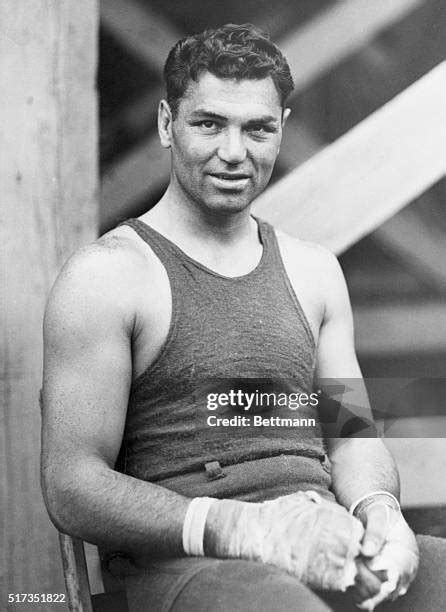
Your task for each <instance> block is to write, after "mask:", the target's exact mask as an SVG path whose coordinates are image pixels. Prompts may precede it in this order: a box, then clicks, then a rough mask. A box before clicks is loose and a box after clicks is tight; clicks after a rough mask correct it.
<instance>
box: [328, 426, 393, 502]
mask: <svg viewBox="0 0 446 612" xmlns="http://www.w3.org/2000/svg"><path fill="white" fill-rule="evenodd" d="M329 456H330V460H331V463H332V480H333V484H332V487H333V491H334V493H335V495H336V497H337V499H338V501H339V503H341V504H342V505H343V506H345V507H346V508H348V507H349V506H350V505H351V504H352V503H353V502H354V501H355V500H357V499H358V498H359V497H361V496H362V495H366V494H367V493H371V492H373V491H380V490H384V491H389V492H390V493H392V494H393V495H395V497H397V498H399V493H400V483H399V476H398V470H397V468H396V465H395V461H394V460H393V457H392V455H391V454H390V453H389V451H388V450H387V448H386V447H385V446H384V443H383V442H382V440H380V439H379V438H352V439H348V440H342V441H339V440H338V441H337V442H336V444H335V445H332V446H331V448H330V451H329Z"/></svg>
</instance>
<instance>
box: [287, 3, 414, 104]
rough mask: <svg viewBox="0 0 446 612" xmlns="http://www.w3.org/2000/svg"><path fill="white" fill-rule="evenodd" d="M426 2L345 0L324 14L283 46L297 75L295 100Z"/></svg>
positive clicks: (294, 34)
mask: <svg viewBox="0 0 446 612" xmlns="http://www.w3.org/2000/svg"><path fill="white" fill-rule="evenodd" d="M422 2H423V0H392V2H389V1H388V0H374V1H373V2H370V1H369V0H342V1H340V2H335V3H334V5H333V6H332V7H330V8H328V9H327V10H325V11H321V12H320V13H319V14H318V15H317V16H316V17H315V18H314V19H311V20H310V21H309V22H308V23H307V24H305V25H304V26H301V27H299V28H298V29H297V30H295V31H294V32H291V33H290V34H289V35H288V36H287V37H286V38H285V39H284V40H282V41H281V43H280V48H281V49H282V50H283V52H284V54H285V56H286V57H287V59H288V61H289V64H290V67H291V72H292V74H293V78H294V83H295V90H294V92H293V93H292V97H293V96H295V95H297V94H298V93H300V92H301V91H302V90H303V89H305V88H306V87H308V85H309V84H310V83H311V82H312V81H314V80H315V79H317V78H319V77H320V76H322V74H324V73H325V72H328V71H329V70H331V69H332V68H333V67H334V66H336V65H337V64H339V63H340V62H341V61H342V60H344V59H345V58H346V57H349V56H350V55H352V54H353V53H355V51H358V50H359V49H361V48H362V47H364V46H365V45H366V44H367V43H368V42H369V41H370V40H371V39H373V38H374V37H375V36H376V35H377V34H379V33H380V32H381V31H382V30H384V29H386V28H389V27H391V26H392V25H393V24H394V23H396V22H398V21H400V20H401V19H402V18H403V17H405V16H406V15H407V14H409V13H410V12H411V11H413V10H414V9H415V8H417V7H418V6H420V5H421V4H422Z"/></svg>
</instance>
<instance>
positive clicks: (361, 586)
mask: <svg viewBox="0 0 446 612" xmlns="http://www.w3.org/2000/svg"><path fill="white" fill-rule="evenodd" d="M356 567H357V570H358V573H357V575H356V580H355V589H354V595H353V596H354V599H355V601H356V602H361V601H364V600H366V599H370V598H371V597H374V596H375V595H377V594H378V593H379V591H380V589H381V580H380V579H379V578H378V577H377V576H375V574H374V573H373V572H372V571H371V570H369V569H368V567H366V566H365V565H364V564H363V563H362V562H361V561H358V562H357V563H356Z"/></svg>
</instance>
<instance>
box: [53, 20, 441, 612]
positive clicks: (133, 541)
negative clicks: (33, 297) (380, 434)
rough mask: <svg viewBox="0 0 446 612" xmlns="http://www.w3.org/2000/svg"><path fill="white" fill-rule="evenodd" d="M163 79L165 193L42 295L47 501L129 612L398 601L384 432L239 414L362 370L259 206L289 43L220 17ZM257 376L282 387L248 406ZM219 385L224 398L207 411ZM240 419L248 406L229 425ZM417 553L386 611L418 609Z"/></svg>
mask: <svg viewBox="0 0 446 612" xmlns="http://www.w3.org/2000/svg"><path fill="white" fill-rule="evenodd" d="M165 78H166V87H167V99H166V100H162V101H161V103H160V107H159V134H160V139H161V144H162V146H163V147H166V148H170V150H171V161H172V172H171V179H170V183H169V186H168V189H167V191H166V193H165V194H164V196H163V197H162V198H161V200H160V202H159V203H158V204H157V205H156V206H155V207H154V208H153V209H152V210H150V211H148V212H147V213H145V214H143V215H142V216H141V217H140V218H139V219H138V220H131V221H129V222H127V223H126V224H123V225H121V226H119V227H118V228H116V229H115V230H113V231H111V232H109V233H108V234H106V235H105V236H104V237H102V238H101V239H100V240H98V241H97V242H96V243H94V244H93V245H90V246H87V247H85V248H84V249H82V250H80V251H79V252H78V253H77V254H75V256H74V257H73V258H72V259H71V260H70V261H69V262H68V264H67V265H66V266H65V268H64V270H63V271H62V273H61V275H60V276H59V279H58V280H57V282H56V284H55V287H54V288H53V291H52V294H51V296H50V299H49V302H48V307H47V312H46V317H45V371H44V386H43V400H44V422H43V453H42V482H43V489H44V493H45V498H46V503H47V507H48V511H49V513H50V516H51V518H52V520H53V521H54V523H55V525H56V526H57V527H58V528H59V529H60V530H62V531H65V532H67V533H71V534H73V535H76V536H79V537H81V538H83V539H85V540H87V541H90V542H93V543H96V544H98V545H99V546H101V547H102V548H103V549H106V550H108V551H113V552H115V553H116V552H117V551H119V552H120V553H121V554H122V555H126V556H127V557H128V558H129V559H130V562H131V564H132V566H133V569H132V571H130V572H129V575H128V576H127V578H126V581H127V593H128V599H129V604H130V609H131V610H141V609H150V610H156V609H163V610H164V609H166V610H167V609H175V610H209V609H213V610H249V609H253V608H254V607H255V608H258V609H262V610H287V609H293V608H295V609H302V610H305V611H313V610H314V611H318V610H329V609H334V610H343V611H345V610H348V609H350V608H351V607H352V606H353V603H352V597H353V599H354V600H355V601H356V602H358V603H361V605H364V606H365V607H368V608H372V607H373V606H374V605H375V604H376V603H378V602H380V601H381V600H383V599H388V598H393V599H395V598H398V597H400V596H401V595H404V593H405V592H406V591H407V589H408V588H409V586H410V583H411V582H412V581H413V580H414V577H415V574H416V571H417V566H418V550H417V544H416V541H415V538H414V536H413V534H412V532H411V530H410V529H409V527H408V526H407V524H406V522H405V521H404V519H403V517H402V515H401V513H400V511H399V506H398V502H397V497H398V494H399V484H398V475H397V472H396V468H395V466H394V463H393V460H392V458H391V457H390V455H389V453H388V452H387V451H386V449H385V447H384V446H383V444H382V443H381V441H380V440H379V439H376V438H365V439H355V438H353V437H350V438H343V439H340V438H339V439H337V438H336V437H332V438H327V440H326V441H325V442H324V441H323V440H322V431H321V429H320V426H319V425H318V424H316V425H314V426H313V425H310V426H309V427H307V428H305V427H303V428H302V429H301V428H300V427H296V426H294V425H291V426H287V427H279V426H277V427H268V426H267V425H264V422H263V421H262V425H261V426H260V427H258V426H256V425H255V423H254V420H253V419H254V418H255V416H260V417H262V418H263V416H265V415H266V416H272V415H282V416H283V415H284V414H286V413H288V416H289V412H290V407H291V402H290V401H289V400H290V398H291V394H295V395H296V396H297V397H299V398H300V404H299V414H300V415H303V416H304V417H305V419H306V420H305V422H307V421H308V422H310V420H309V417H311V416H314V413H315V409H314V407H313V405H312V404H311V402H310V398H311V397H312V392H314V389H316V388H317V387H316V386H314V387H313V379H315V380H316V382H318V383H319V384H320V385H323V381H324V380H325V379H328V380H333V379H346V378H348V379H355V380H361V373H360V370H359V367H358V364H357V360H356V357H355V353H354V348H353V332H352V319H351V312H350V306H349V301H348V296H347V291H346V287H345V283H344V280H343V277H342V273H341V271H340V268H339V266H338V264H337V262H336V259H335V258H334V257H333V256H332V255H331V254H330V253H328V252H326V251H325V250H324V249H322V248H320V247H318V246H316V245H313V244H309V243H306V242H304V241H301V240H296V239H294V238H291V237H289V236H287V235H285V234H282V233H279V232H275V231H274V230H273V229H272V228H271V227H270V226H269V225H267V224H265V223H264V222H262V221H260V220H257V219H255V218H254V217H252V216H251V204H252V202H253V200H254V199H255V198H256V196H257V195H259V194H260V193H261V192H262V191H263V190H264V188H265V187H266V185H267V183H268V181H269V179H270V176H271V173H272V170H273V166H274V162H275V160H276V158H277V155H278V152H279V147H280V142H281V138H282V130H283V128H284V126H285V122H286V119H287V117H288V115H289V112H290V111H289V110H288V109H287V108H286V104H285V103H286V98H287V95H288V94H289V93H290V91H291V89H292V79H291V75H290V72H289V67H288V65H287V63H286V60H285V59H284V57H283V56H282V54H281V53H280V51H279V50H278V49H277V47H275V45H273V44H272V43H271V42H270V41H269V39H268V38H267V37H266V36H265V35H264V34H263V33H261V32H259V31H258V30H256V29H255V28H254V27H252V26H234V25H228V26H224V27H223V28H220V29H218V30H214V31H207V32H204V33H202V34H200V35H196V36H193V37H189V38H186V39H185V40H183V41H180V42H179V43H178V44H177V45H176V46H175V47H174V49H173V50H172V51H171V53H170V55H169V57H168V60H167V63H166V67H165ZM148 170H149V171H150V169H148ZM296 205H298V202H297V203H296ZM262 385H263V386H262ZM257 386H260V387H261V389H264V390H265V389H266V390H268V391H271V393H270V394H269V397H277V396H278V395H279V394H281V393H284V394H285V396H286V397H287V398H288V403H287V405H286V406H282V407H280V408H279V407H277V406H276V407H274V408H271V407H270V406H269V405H268V406H266V407H265V406H264V405H262V402H260V403H259V404H258V405H257V406H256V407H255V409H254V407H252V402H253V398H254V397H258V395H256V393H257V392H258V388H257ZM242 389H243V390H242ZM246 389H248V392H247V391H246ZM222 390H223V391H225V392H223V391H222ZM357 393H358V394H359V395H360V396H361V395H362V394H363V388H362V387H361V386H360V387H359V390H358V391H357ZM316 397H318V396H316ZM217 398H218V400H219V402H220V407H223V408H225V411H223V412H221V411H220V412H217V413H216V412H212V411H213V409H214V405H212V403H210V402H209V400H210V399H212V400H216V399H217ZM313 399H314V396H313ZM362 399H363V398H362ZM362 399H361V401H362ZM239 400H243V401H239ZM251 408H252V410H251ZM212 414H214V415H215V420H210V419H209V415H212ZM225 416H227V417H230V418H229V419H228V420H227V421H226V422H225V421H224V420H221V421H220V422H218V421H217V420H216V419H217V417H219V418H221V419H223V418H225ZM234 416H235V417H237V418H238V417H239V418H240V419H241V418H242V416H243V417H246V418H247V420H246V421H240V420H238V421H237V420H236V421H235V423H236V426H235V427H232V426H231V425H230V419H231V418H233V417H234ZM307 417H308V419H307ZM302 422H303V421H302ZM219 423H220V424H219ZM326 451H328V455H329V459H330V461H328V458H327V456H326ZM330 463H331V467H330ZM350 507H351V509H352V513H351V514H349V513H348V512H347V508H350ZM352 514H355V516H352ZM431 544H432V543H431ZM432 546H433V545H431V547H430V549H429V550H428V549H427V546H426V545H425V544H423V551H422V553H423V555H422V559H423V558H424V557H425V558H426V559H429V558H430V557H429V555H432V550H433V547H432ZM435 550H436V554H437V555H440V553H441V554H442V555H443V557H442V558H443V559H444V558H446V552H445V547H444V545H442V544H441V543H438V542H437V543H436V544H435ZM438 558H439V557H438ZM423 567H424V566H423ZM423 567H422V569H421V570H420V573H419V577H418V579H416V580H415V583H414V585H413V587H412V589H411V590H410V591H409V594H408V595H406V596H405V597H400V599H399V600H398V601H397V602H396V603H395V608H393V607H392V609H395V610H397V609H407V610H414V609H418V608H415V607H414V606H417V605H420V606H421V605H423V607H425V606H426V588H427V587H426V568H424V569H423ZM426 567H427V566H426ZM433 568H434V566H433V564H432V563H430V565H429V571H431V572H434V569H433ZM436 571H437V573H438V569H437V570H436ZM432 582H433V583H434V584H435V587H434V586H432V584H430V585H429V588H430V591H429V593H430V598H431V599H430V601H432V602H433V605H435V606H437V607H435V608H431V609H436V610H437V609H438V610H439V609H440V607H441V605H440V604H439V601H440V600H441V596H440V594H439V591H438V589H440V588H441V586H440V581H439V580H438V581H436V579H435V576H432V580H431V583H432ZM437 582H438V584H437ZM353 583H354V586H352V588H350V589H349V590H348V592H347V593H343V592H342V591H345V589H346V588H347V587H349V586H350V585H353ZM435 589H437V590H436V591H435ZM316 592H317V594H316ZM404 602H407V604H405V603H404ZM417 602H418V603H417ZM419 602H423V603H419ZM405 605H406V606H409V607H404V606H405Z"/></svg>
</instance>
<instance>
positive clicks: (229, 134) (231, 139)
mask: <svg viewBox="0 0 446 612" xmlns="http://www.w3.org/2000/svg"><path fill="white" fill-rule="evenodd" d="M221 138H222V140H221V142H220V145H219V148H218V156H219V158H220V159H221V160H222V161H224V162H226V163H227V164H240V163H241V162H243V161H244V160H245V158H246V145H245V142H244V139H243V134H242V133H241V131H240V130H239V129H237V128H234V129H228V130H225V132H224V133H223V134H222V135H221Z"/></svg>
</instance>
